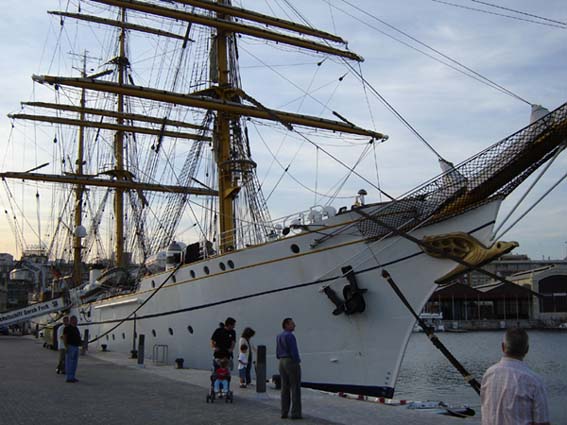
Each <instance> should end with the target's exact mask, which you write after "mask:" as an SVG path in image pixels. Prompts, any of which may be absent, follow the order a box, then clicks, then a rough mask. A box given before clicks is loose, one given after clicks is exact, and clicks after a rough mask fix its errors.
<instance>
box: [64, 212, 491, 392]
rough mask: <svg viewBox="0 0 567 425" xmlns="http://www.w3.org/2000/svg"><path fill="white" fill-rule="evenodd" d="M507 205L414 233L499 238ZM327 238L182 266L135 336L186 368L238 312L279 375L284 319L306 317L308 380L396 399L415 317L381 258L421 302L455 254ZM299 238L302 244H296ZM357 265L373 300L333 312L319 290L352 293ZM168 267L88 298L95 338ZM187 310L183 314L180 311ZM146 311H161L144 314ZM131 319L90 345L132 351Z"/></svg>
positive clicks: (84, 318) (394, 242)
mask: <svg viewBox="0 0 567 425" xmlns="http://www.w3.org/2000/svg"><path fill="white" fill-rule="evenodd" d="M499 205H500V202H499V201H494V202H491V203H488V204H486V205H484V206H482V207H479V208H476V209H474V210H472V211H469V212H467V213H465V214H463V215H460V216H458V217H454V218H451V219H449V220H446V221H443V222H441V223H437V224H434V225H431V226H427V227H424V228H422V229H420V230H417V231H415V232H412V235H413V236H415V237H418V238H421V237H423V236H426V235H438V234H444V233H449V232H455V231H466V232H471V234H472V235H473V236H474V237H475V238H477V239H478V240H479V241H481V242H482V243H484V244H487V245H489V244H490V238H491V236H492V224H493V223H494V220H495V217H496V214H497V211H498V207H499ZM350 214H354V213H348V214H343V215H340V216H337V219H341V220H344V219H347V220H348V219H349V215H350ZM350 217H351V218H352V217H353V216H350ZM318 238H321V234H320V233H318V232H304V233H302V234H299V235H296V236H294V237H287V238H284V239H281V240H278V241H275V242H272V243H268V244H264V245H261V246H258V247H250V248H247V249H244V250H240V251H235V252H232V253H229V254H226V255H223V256H219V257H214V258H211V259H209V260H206V261H201V262H197V263H192V264H187V265H184V266H182V267H181V268H180V269H179V270H178V271H177V272H176V273H175V279H174V280H175V282H174V281H173V280H172V279H170V280H169V281H168V282H167V283H166V284H165V285H164V286H163V288H161V289H160V290H159V291H158V293H157V294H156V295H155V296H154V297H153V298H152V299H151V300H150V301H149V302H148V303H147V304H146V305H144V306H143V307H142V308H141V309H140V311H138V312H137V314H136V316H137V317H138V319H137V320H136V331H137V334H138V335H141V334H143V335H145V341H146V342H145V352H146V357H148V358H151V356H152V351H153V350H152V348H153V346H154V345H157V344H161V345H167V347H168V355H169V361H170V362H172V361H173V359H175V358H183V359H184V361H185V365H186V366H188V367H191V368H199V369H209V368H210V365H211V348H210V337H211V335H212V333H213V331H214V329H215V328H216V327H217V326H218V323H219V322H221V321H223V320H224V319H225V318H226V317H227V316H231V317H234V318H235V319H236V321H237V332H239V331H241V330H242V329H243V328H244V327H246V326H250V327H252V328H253V329H255V330H256V336H255V337H254V343H255V344H256V345H260V344H263V345H266V347H267V356H268V362H267V363H268V376H270V375H271V374H272V373H277V372H276V370H277V362H276V360H275V336H276V335H277V334H278V333H279V332H280V331H281V322H282V319H283V318H285V317H288V316H289V317H293V318H294V320H295V322H296V323H297V329H296V336H297V340H298V343H299V348H300V352H301V357H302V367H303V369H302V370H303V376H302V380H303V384H304V385H305V386H308V387H314V388H320V389H326V390H332V391H350V392H358V393H365V394H369V395H377V396H386V397H392V396H393V393H394V386H395V381H396V378H397V376H398V372H399V369H400V365H401V362H402V357H403V353H404V351H405V347H406V344H407V342H408V339H409V337H410V334H411V332H412V328H413V325H414V318H413V317H412V316H411V315H410V314H409V312H408V311H407V309H406V308H405V307H404V306H403V304H402V303H401V302H400V300H399V299H398V297H397V296H396V295H395V293H394V292H393V290H392V289H391V288H390V286H389V285H388V283H387V282H386V281H385V280H384V279H383V278H382V277H381V272H382V267H383V268H385V269H387V270H388V271H389V273H390V274H391V276H392V277H393V279H394V280H395V281H396V282H397V284H398V285H399V287H400V289H401V290H402V292H403V293H404V294H405V296H406V297H407V299H408V300H409V302H410V303H411V305H412V306H413V307H414V309H415V310H416V311H420V310H421V308H422V307H423V306H424V305H425V303H426V302H427V300H428V298H429V297H430V295H431V293H432V292H433V291H434V289H435V284H434V283H433V282H434V280H435V279H437V278H439V277H440V276H442V275H444V274H445V273H447V272H448V271H449V270H451V269H452V268H454V266H455V263H454V262H452V261H449V260H441V259H437V258H433V257H431V256H429V255H427V254H425V253H423V251H422V250H421V249H420V248H419V247H418V246H416V245H415V244H414V243H412V242H410V241H408V240H407V239H404V238H401V237H392V238H388V239H384V240H379V241H375V242H367V241H365V240H364V239H363V238H362V236H361V235H360V234H358V235H357V234H354V232H348V235H344V234H342V235H340V236H336V237H335V238H329V239H327V240H326V241H325V242H323V243H321V244H318V245H316V246H315V247H314V248H311V244H312V243H313V242H314V240H315V239H318ZM292 244H295V245H297V246H298V247H299V253H294V252H292V250H291V245H292ZM221 262H222V263H223V264H224V265H225V271H223V270H222V269H221V266H220V263H221ZM229 262H232V263H233V265H234V268H231V267H230V266H229ZM347 265H350V266H352V268H353V270H354V271H355V273H357V274H356V278H357V282H358V284H359V286H360V287H361V288H365V289H367V290H368V291H367V292H366V293H365V294H364V298H365V301H366V309H365V311H364V312H362V313H357V314H352V315H345V314H341V315H338V316H335V315H333V314H332V312H333V310H334V308H335V306H334V305H333V304H332V303H331V301H330V300H329V299H328V298H327V296H326V295H325V294H324V293H323V292H322V291H321V288H322V287H323V286H325V285H330V286H331V287H332V288H333V289H334V290H335V291H336V292H337V293H339V294H342V288H343V287H344V286H345V285H346V284H347V281H346V279H345V278H343V277H340V276H342V272H341V267H344V266H347ZM205 267H208V269H209V274H208V275H207V274H206V273H205V272H204V269H205ZM191 272H193V273H195V277H194V278H193V277H192V275H191ZM169 274H170V272H164V273H160V274H156V275H151V276H148V277H146V278H144V279H143V280H142V282H141V284H140V287H139V290H138V291H137V292H135V293H132V294H128V295H123V296H118V297H113V298H109V299H106V300H102V301H97V302H93V303H90V304H84V305H82V306H81V307H79V308H78V309H77V310H75V311H74V313H78V315H79V317H80V320H81V323H82V324H83V326H84V328H87V329H88V330H89V334H90V337H91V338H92V337H97V336H100V335H102V334H103V333H104V332H106V331H108V330H109V329H111V328H112V327H113V326H115V325H116V323H102V324H96V322H104V321H109V320H113V319H123V318H125V317H127V316H128V315H129V314H130V313H131V312H132V311H133V310H134V309H135V308H137V307H138V306H139V304H140V303H141V302H143V301H144V300H145V299H146V298H147V297H149V296H150V295H151V294H152V293H153V292H154V291H156V289H155V288H158V287H159V285H160V284H161V283H162V282H163V281H164V279H166V278H167V277H168V276H169ZM337 276H339V277H338V278H336V279H332V278H335V277H337ZM325 279H331V280H327V281H325ZM179 310H183V311H181V312H177V313H175V314H171V313H172V312H174V311H179ZM161 313H169V314H163V315H160V314H161ZM148 315H156V316H154V317H150V318H143V317H145V316H148ZM140 318H142V319H140ZM87 322H91V324H90V325H89V324H88V323H87ZM133 325H134V322H133V321H126V322H124V323H122V324H121V325H120V326H119V327H118V328H117V329H115V330H113V331H112V332H110V333H109V334H108V335H105V336H104V337H102V338H100V339H98V340H97V341H96V342H95V343H94V344H93V345H91V349H98V348H99V347H100V345H101V344H106V345H107V346H108V349H110V350H112V351H122V352H124V353H128V352H129V351H130V350H132V348H133V334H134V332H133Z"/></svg>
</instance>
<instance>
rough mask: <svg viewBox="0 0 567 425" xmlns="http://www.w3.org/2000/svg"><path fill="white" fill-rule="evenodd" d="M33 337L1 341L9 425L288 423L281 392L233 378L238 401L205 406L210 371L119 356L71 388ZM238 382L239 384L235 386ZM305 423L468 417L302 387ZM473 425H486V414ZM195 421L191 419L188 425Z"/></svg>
mask: <svg viewBox="0 0 567 425" xmlns="http://www.w3.org/2000/svg"><path fill="white" fill-rule="evenodd" d="M42 344H43V342H42V340H41V339H35V338H33V337H9V336H0V368H1V369H2V379H1V380H0V393H1V394H2V397H0V412H1V416H2V421H3V423H6V424H36V423H42V424H44V425H51V424H53V425H55V424H57V425H66V424H75V423H78V422H81V423H82V424H83V425H89V424H105V425H111V424H145V423H167V424H169V425H175V424H183V425H185V424H187V423H193V424H200V425H201V424H203V425H205V424H218V423H247V424H250V425H254V424H258V425H260V424H261V425H264V424H267V423H270V424H273V423H280V422H281V423H284V424H285V423H287V421H285V420H282V419H280V418H279V392H278V391H277V390H275V389H274V388H272V387H271V385H270V384H268V388H267V392H266V393H262V394H258V393H256V391H255V388H253V387H249V388H247V389H240V388H238V378H237V377H233V381H232V382H233V385H232V389H233V390H234V403H233V404H226V403H224V402H222V401H221V402H218V401H217V402H215V403H214V404H213V405H211V404H207V403H206V402H205V396H206V394H207V390H208V387H209V382H210V381H209V372H207V371H202V370H193V369H175V368H174V367H173V366H172V365H165V366H164V365H161V366H160V365H154V364H152V362H151V361H148V360H146V362H145V365H144V367H143V368H142V367H140V366H138V365H137V364H136V360H132V359H129V358H127V357H126V356H125V355H124V354H122V353H116V352H89V353H88V354H87V355H86V356H81V357H80V359H79V367H78V371H77V378H78V379H79V380H80V382H78V383H76V384H66V383H65V378H64V376H62V375H57V374H56V373H55V366H56V363H57V352H56V351H52V350H47V349H44V348H42ZM234 384H236V385H234ZM302 399H303V414H304V420H302V421H301V423H303V424H345V425H356V424H365V425H366V424H369V423H377V424H378V423H384V424H391V425H397V424H400V425H401V424H403V425H405V424H407V423H412V424H416V425H419V424H431V423H436V424H440V425H443V424H448V425H449V424H453V425H455V424H458V423H462V421H463V419H458V418H454V417H448V416H443V415H438V414H433V413H428V412H425V411H414V410H409V409H407V408H406V407H405V406H388V405H384V404H379V403H375V402H370V401H358V400H351V399H345V398H341V397H338V396H336V395H331V394H325V393H321V392H318V391H313V390H309V389H303V390H302ZM479 413H480V412H479V411H478V409H477V415H476V416H475V417H472V418H467V419H466V420H465V421H466V423H467V424H480V416H479ZM188 421H189V422H188Z"/></svg>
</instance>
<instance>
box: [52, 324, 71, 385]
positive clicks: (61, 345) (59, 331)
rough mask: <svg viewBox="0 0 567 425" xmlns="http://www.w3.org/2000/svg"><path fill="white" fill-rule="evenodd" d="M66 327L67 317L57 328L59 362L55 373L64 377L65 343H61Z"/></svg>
mask: <svg viewBox="0 0 567 425" xmlns="http://www.w3.org/2000/svg"><path fill="white" fill-rule="evenodd" d="M66 326H69V316H65V317H63V323H62V324H61V325H59V327H58V328H57V350H58V351H59V362H58V363H57V369H55V372H56V373H57V374H58V375H59V374H60V373H62V374H63V375H65V353H66V352H67V349H66V347H65V341H63V330H64V329H65V327H66Z"/></svg>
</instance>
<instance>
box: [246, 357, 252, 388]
mask: <svg viewBox="0 0 567 425" xmlns="http://www.w3.org/2000/svg"><path fill="white" fill-rule="evenodd" d="M251 370H252V365H251V364H250V360H248V364H247V365H246V372H245V377H246V379H245V383H246V385H248V384H250V383H251V382H252V376H251V375H250V371H251Z"/></svg>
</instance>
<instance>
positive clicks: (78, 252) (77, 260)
mask: <svg viewBox="0 0 567 425" xmlns="http://www.w3.org/2000/svg"><path fill="white" fill-rule="evenodd" d="M82 76H83V78H85V77H86V76H87V52H85V53H84V56H83V70H82ZM85 106H86V90H85V89H82V90H81V108H83V109H84V108H85ZM84 120H85V113H84V112H81V113H80V115H79V121H81V122H82V121H84ZM78 144H79V146H78V148H77V175H78V176H82V175H83V162H84V148H85V128H84V127H83V126H82V125H81V126H79V134H78ZM84 190H85V188H84V186H83V185H82V184H78V185H77V186H75V229H74V230H75V232H74V237H73V279H72V280H73V285H74V286H79V285H80V284H81V280H82V279H81V277H82V267H81V265H82V248H83V247H82V243H81V235H80V234H78V232H79V229H80V226H82V225H83V192H84Z"/></svg>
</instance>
